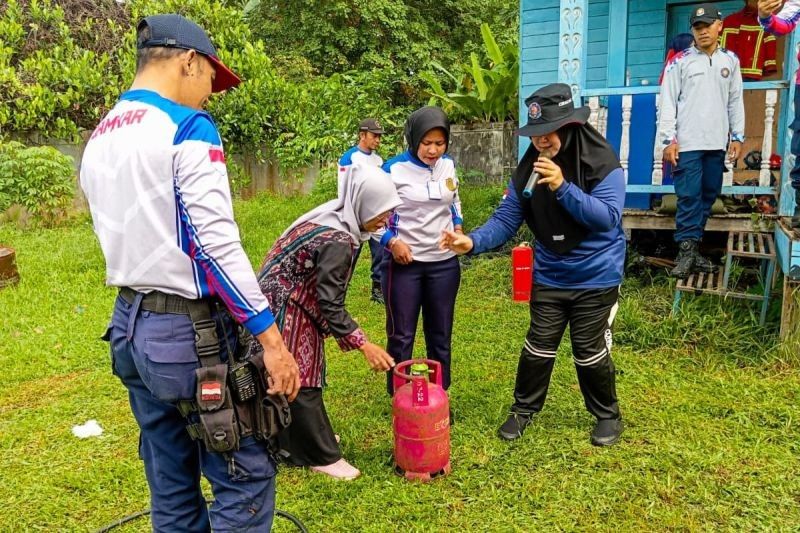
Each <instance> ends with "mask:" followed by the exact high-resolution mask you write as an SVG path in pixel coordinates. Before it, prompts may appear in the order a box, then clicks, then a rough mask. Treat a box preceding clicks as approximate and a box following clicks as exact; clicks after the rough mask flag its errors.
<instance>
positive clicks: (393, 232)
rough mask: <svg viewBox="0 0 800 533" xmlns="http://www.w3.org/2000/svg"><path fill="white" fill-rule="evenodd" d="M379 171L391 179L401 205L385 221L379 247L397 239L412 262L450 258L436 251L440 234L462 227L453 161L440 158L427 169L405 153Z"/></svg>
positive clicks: (448, 253) (438, 250)
mask: <svg viewBox="0 0 800 533" xmlns="http://www.w3.org/2000/svg"><path fill="white" fill-rule="evenodd" d="M383 170H385V171H386V172H388V173H389V175H390V176H391V177H392V181H393V182H394V184H395V187H397V194H398V195H399V196H400V199H401V200H403V203H402V204H401V205H400V206H399V207H397V209H395V212H394V214H393V215H392V217H391V218H390V219H389V227H388V228H387V229H386V231H385V232H383V234H382V236H381V241H380V242H381V244H382V245H383V246H386V245H387V244H388V243H389V240H390V239H392V237H399V238H400V239H401V240H402V241H404V242H405V243H406V244H408V246H409V247H410V248H411V254H412V256H413V257H414V261H423V262H433V261H443V260H445V259H449V258H450V257H453V256H454V255H455V254H454V253H453V252H451V251H450V250H440V249H439V238H440V237H441V234H442V230H445V229H448V230H452V229H453V227H454V226H459V225H462V224H463V223H464V220H463V218H462V216H461V200H460V199H459V197H458V178H457V177H456V166H455V162H454V161H453V159H452V158H451V157H450V156H448V155H444V156H442V157H441V158H440V159H439V160H438V161H437V162H436V164H435V165H434V166H433V167H429V166H428V165H426V164H425V163H423V162H422V161H420V160H419V159H417V158H416V157H414V156H413V155H411V153H410V152H409V151H408V150H406V151H405V152H403V153H402V154H400V155H398V156H396V157H394V158H392V159H390V160H389V161H387V162H386V163H385V164H384V165H383Z"/></svg>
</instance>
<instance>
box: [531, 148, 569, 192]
mask: <svg viewBox="0 0 800 533" xmlns="http://www.w3.org/2000/svg"><path fill="white" fill-rule="evenodd" d="M533 170H534V171H536V172H538V173H539V176H541V177H540V178H539V181H538V182H537V183H538V184H539V185H547V188H549V189H550V190H551V191H556V190H558V188H559V187H561V184H562V183H564V175H563V174H562V173H561V167H559V166H558V165H556V164H555V163H554V162H553V160H552V159H550V158H547V157H544V156H539V159H538V161H536V163H534V164H533Z"/></svg>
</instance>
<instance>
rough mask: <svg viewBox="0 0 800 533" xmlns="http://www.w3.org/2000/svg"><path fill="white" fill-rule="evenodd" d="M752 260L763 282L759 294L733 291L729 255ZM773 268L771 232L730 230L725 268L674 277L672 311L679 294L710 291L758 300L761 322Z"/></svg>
mask: <svg viewBox="0 0 800 533" xmlns="http://www.w3.org/2000/svg"><path fill="white" fill-rule="evenodd" d="M734 257H740V258H743V259H748V260H754V261H757V262H758V265H759V269H760V272H761V279H762V282H763V285H764V291H763V292H762V294H754V293H750V292H744V291H742V290H735V288H732V287H730V281H731V269H732V267H733V265H734V262H733V258H734ZM776 267H777V255H776V251H775V240H774V239H773V236H772V234H771V233H759V232H753V231H731V232H729V233H728V246H727V250H726V253H725V267H724V268H723V269H720V270H717V271H716V272H714V273H712V274H705V273H702V272H700V273H696V274H692V275H690V276H689V277H688V278H686V279H682V280H678V283H677V284H676V285H675V299H674V301H673V304H672V312H673V313H675V312H676V311H677V310H678V308H679V306H680V301H681V297H682V295H683V293H690V294H695V295H700V294H714V295H716V296H721V297H723V298H739V299H743V300H752V301H759V302H761V314H760V316H759V321H758V323H759V324H760V325H762V326H763V325H764V322H765V321H766V319H767V309H768V308H769V299H770V294H771V292H772V286H773V283H774V278H775V270H776Z"/></svg>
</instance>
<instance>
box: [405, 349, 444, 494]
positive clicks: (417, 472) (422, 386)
mask: <svg viewBox="0 0 800 533" xmlns="http://www.w3.org/2000/svg"><path fill="white" fill-rule="evenodd" d="M408 371H410V373H407V372H408ZM392 377H393V380H394V391H395V392H394V399H393V400H392V425H393V426H394V460H395V464H396V468H395V470H396V471H397V473H398V474H400V475H403V476H405V478H406V479H413V480H420V481H430V480H431V479H433V478H435V477H437V476H441V475H444V474H449V473H450V402H449V400H448V399H447V392H446V391H445V390H444V389H443V388H442V365H441V364H440V363H438V362H436V361H432V360H430V359H412V360H411V361H405V362H403V363H400V364H399V365H397V366H396V367H394V375H393V376H392ZM429 377H430V380H429Z"/></svg>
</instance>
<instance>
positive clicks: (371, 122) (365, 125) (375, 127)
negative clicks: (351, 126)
mask: <svg viewBox="0 0 800 533" xmlns="http://www.w3.org/2000/svg"><path fill="white" fill-rule="evenodd" d="M358 131H368V132H370V133H375V134H377V135H382V134H383V133H386V132H384V131H383V128H382V127H381V124H380V122H378V120H377V119H374V118H365V119H364V120H362V121H361V122H359V124H358Z"/></svg>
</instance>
